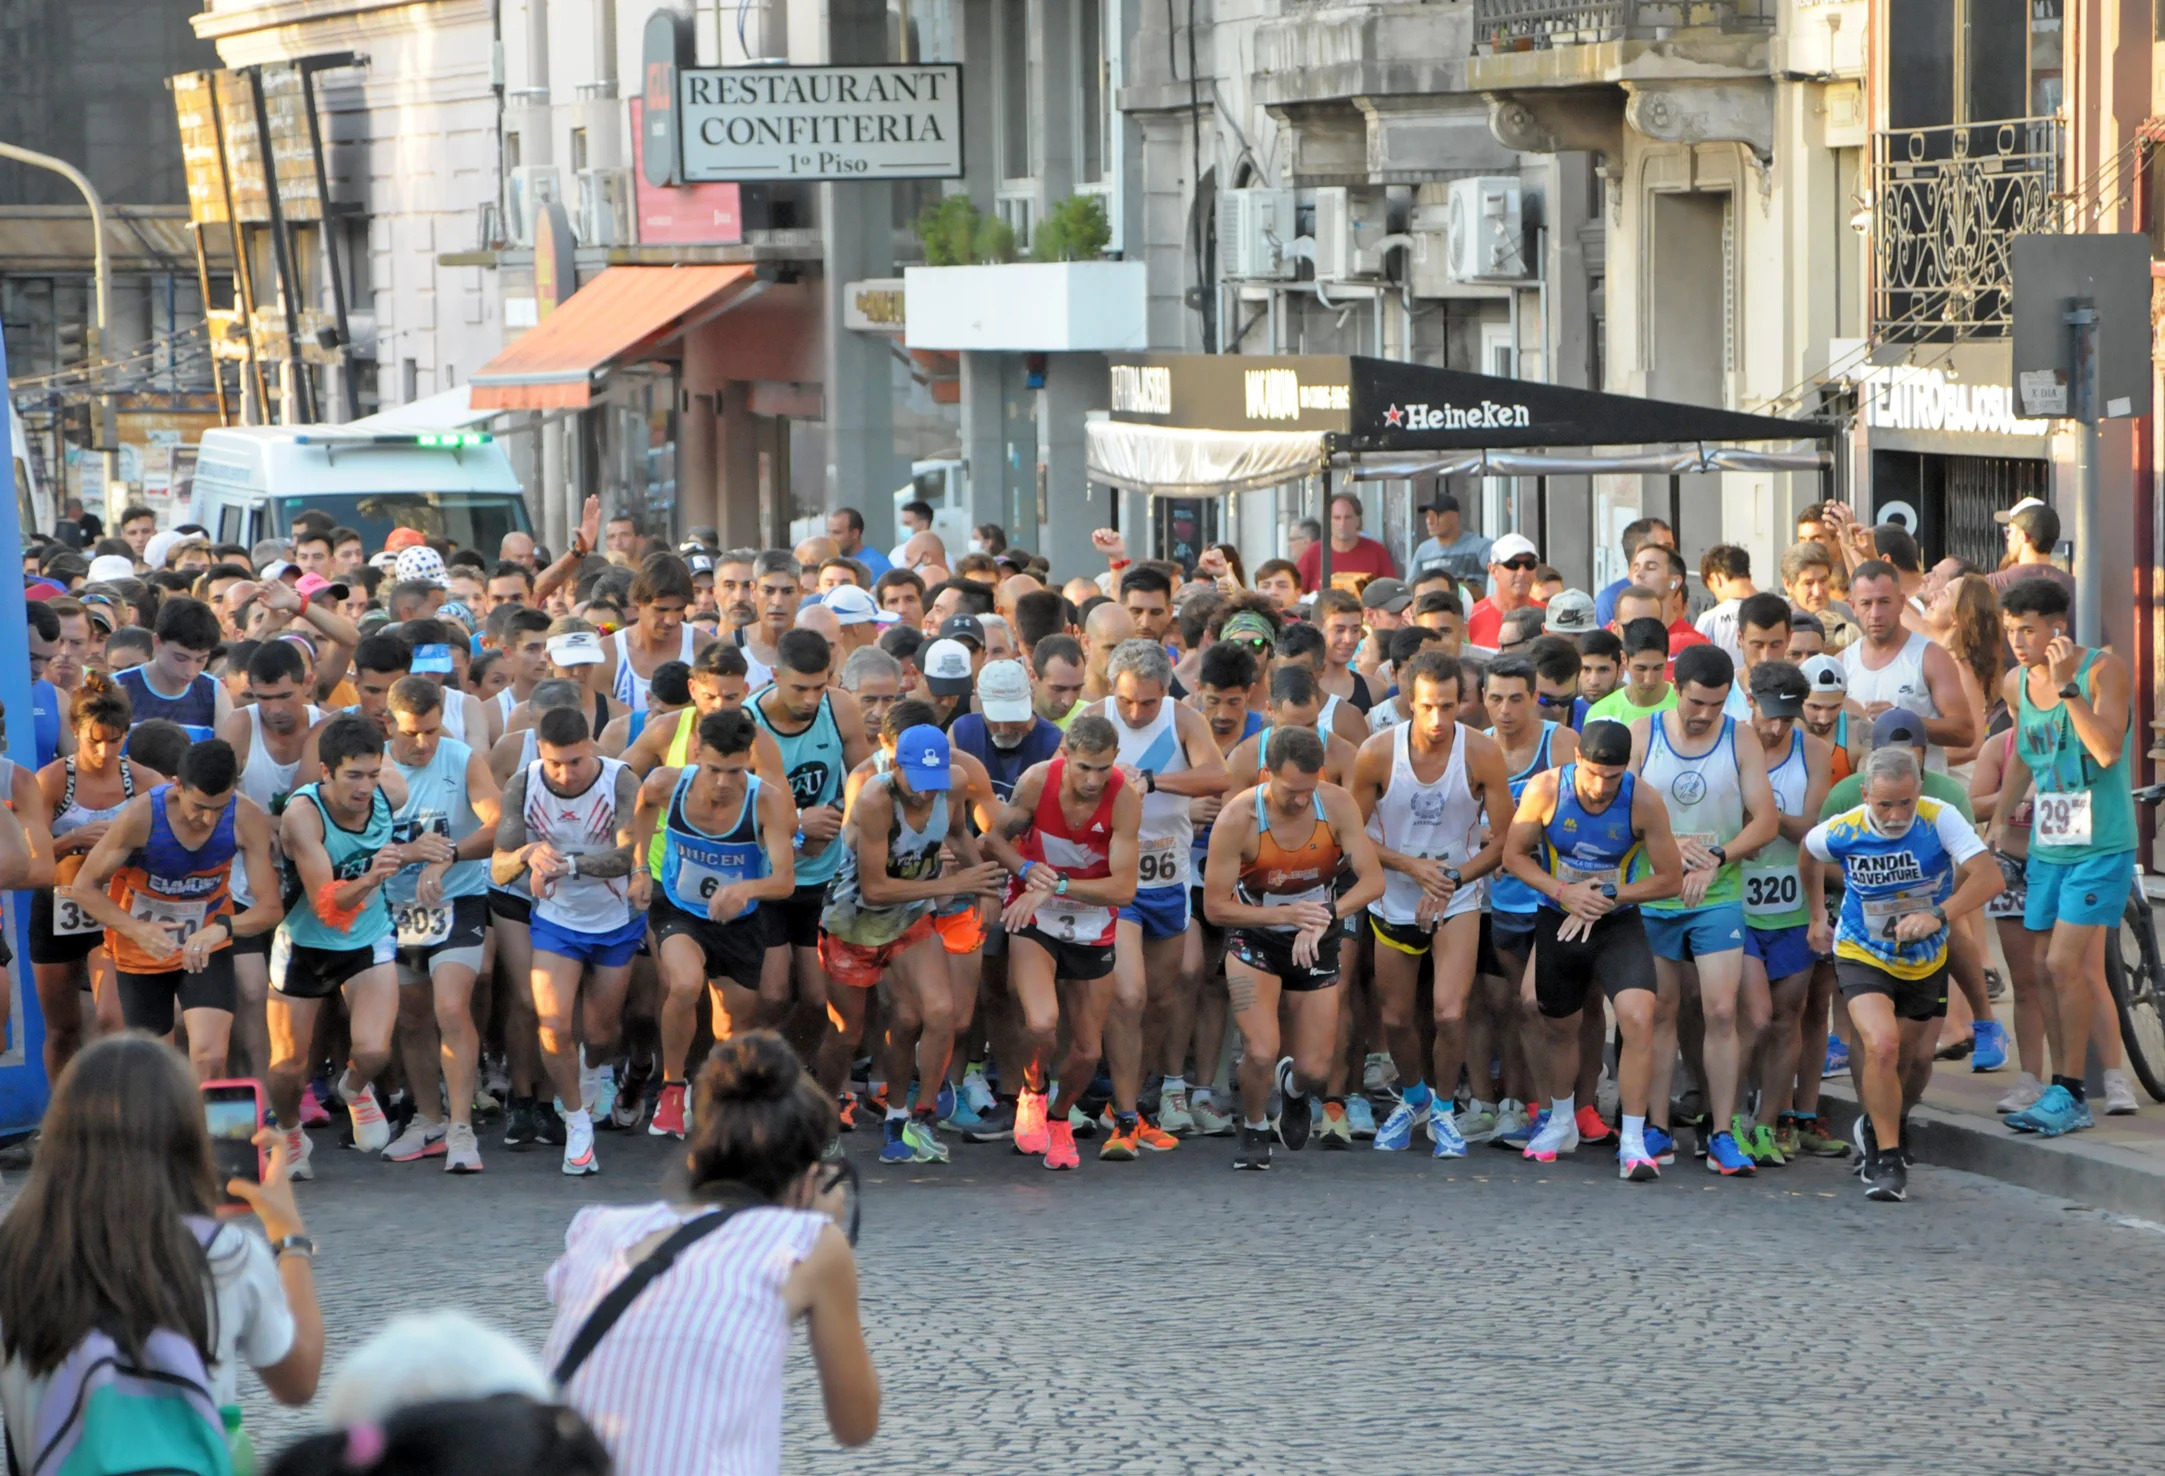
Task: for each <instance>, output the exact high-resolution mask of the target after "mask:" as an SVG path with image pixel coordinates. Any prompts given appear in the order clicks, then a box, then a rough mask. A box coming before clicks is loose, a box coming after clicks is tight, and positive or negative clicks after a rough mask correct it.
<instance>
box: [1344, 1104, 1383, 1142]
mask: <svg viewBox="0 0 2165 1476" xmlns="http://www.w3.org/2000/svg"><path fill="white" fill-rule="evenodd" d="M1346 1123H1347V1125H1348V1126H1349V1127H1350V1128H1351V1129H1352V1130H1353V1136H1354V1137H1356V1138H1363V1139H1366V1138H1373V1137H1374V1136H1375V1135H1376V1109H1375V1108H1373V1107H1371V1106H1370V1105H1369V1104H1368V1094H1367V1093H1366V1092H1355V1093H1354V1094H1353V1095H1352V1096H1350V1097H1348V1098H1346Z"/></svg>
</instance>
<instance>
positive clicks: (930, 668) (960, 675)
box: [594, 616, 970, 697]
mask: <svg viewBox="0 0 2165 1476" xmlns="http://www.w3.org/2000/svg"><path fill="white" fill-rule="evenodd" d="M956 618H957V619H960V618H961V617H960V616H957V617H956ZM951 623H952V622H950V624H951ZM594 659H595V660H597V661H599V660H600V659H601V656H600V653H599V652H596V653H595V657H594ZM917 669H918V670H919V671H921V672H923V673H924V674H925V685H926V686H928V687H930V688H931V689H932V695H933V696H935V697H967V696H969V695H970V652H969V648H968V647H966V646H964V645H963V644H962V642H960V641H949V640H939V641H934V642H933V643H932V644H931V645H929V646H927V647H925V648H924V650H922V651H920V652H918V653H917Z"/></svg>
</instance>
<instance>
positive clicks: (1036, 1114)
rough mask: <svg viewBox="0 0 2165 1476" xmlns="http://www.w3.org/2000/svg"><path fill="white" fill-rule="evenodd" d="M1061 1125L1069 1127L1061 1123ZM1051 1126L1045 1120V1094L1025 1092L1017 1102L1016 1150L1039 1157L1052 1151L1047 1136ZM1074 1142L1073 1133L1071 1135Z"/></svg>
mask: <svg viewBox="0 0 2165 1476" xmlns="http://www.w3.org/2000/svg"><path fill="white" fill-rule="evenodd" d="M1060 1126H1061V1127H1063V1128H1065V1127H1067V1124H1066V1123H1064V1122H1063V1123H1061V1124H1060ZM1049 1130H1050V1129H1049V1126H1048V1124H1047V1123H1046V1121H1045V1096H1044V1094H1043V1093H1042V1092H1024V1093H1023V1094H1022V1095H1021V1097H1019V1098H1017V1099H1016V1102H1015V1131H1014V1134H1013V1136H1014V1139H1015V1151H1016V1152H1017V1153H1027V1154H1029V1155H1030V1156H1031V1157H1032V1158H1039V1157H1042V1156H1043V1155H1045V1154H1046V1153H1049V1152H1050V1151H1051V1147H1050V1139H1049V1138H1048V1137H1047V1136H1046V1134H1047V1133H1048V1131H1049ZM1070 1141H1071V1142H1072V1135H1071V1137H1070Z"/></svg>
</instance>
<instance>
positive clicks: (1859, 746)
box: [1797, 655, 1871, 784]
mask: <svg viewBox="0 0 2165 1476" xmlns="http://www.w3.org/2000/svg"><path fill="white" fill-rule="evenodd" d="M1797 670H1799V671H1801V672H1803V673H1804V680H1805V683H1806V685H1807V686H1808V687H1809V688H1810V690H1809V691H1808V692H1807V693H1806V694H1805V698H1804V711H1803V713H1802V714H1801V715H1800V716H1801V718H1802V720H1803V723H1804V731H1805V732H1807V733H1809V734H1811V735H1812V736H1813V737H1814V738H1817V739H1818V740H1819V741H1820V742H1822V743H1824V744H1826V745H1827V747H1828V759H1829V762H1830V765H1831V766H1830V768H1829V770H1828V773H1829V774H1830V775H1831V777H1832V778H1833V780H1834V782H1835V783H1837V784H1839V783H1841V782H1842V781H1843V780H1844V779H1847V778H1848V777H1849V776H1850V775H1852V774H1854V773H1856V772H1857V770H1858V769H1859V768H1861V767H1862V766H1863V764H1864V756H1865V754H1866V753H1868V752H1869V751H1870V748H1871V745H1870V744H1868V743H1867V742H1866V741H1865V739H1866V737H1867V736H1868V735H1869V733H1870V731H1871V728H1870V725H1869V724H1866V723H1859V722H1853V721H1851V719H1852V718H1853V717H1854V716H1855V714H1853V713H1852V712H1851V711H1850V709H1849V668H1848V667H1846V666H1844V665H1842V663H1841V660H1840V659H1839V658H1837V657H1834V656H1825V655H1821V656H1808V657H1806V658H1805V659H1804V660H1802V661H1800V662H1798V663H1797Z"/></svg>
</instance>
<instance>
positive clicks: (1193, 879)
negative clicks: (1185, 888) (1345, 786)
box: [1188, 712, 1264, 916]
mask: <svg viewBox="0 0 2165 1476" xmlns="http://www.w3.org/2000/svg"><path fill="white" fill-rule="evenodd" d="M1263 727H1264V723H1263V715H1262V714H1261V713H1259V712H1250V713H1247V714H1246V715H1245V722H1244V725H1243V726H1242V728H1241V733H1240V742H1241V743H1245V742H1247V741H1248V740H1249V739H1250V738H1253V737H1254V736H1255V735H1256V734H1258V733H1260V732H1262V731H1263ZM1234 746H1235V747H1236V748H1237V747H1239V746H1240V745H1239V744H1238V743H1236V744H1235V745H1234ZM1220 813H1221V814H1222V813H1223V807H1221V808H1220ZM1216 823H1217V822H1215V821H1213V822H1212V823H1211V824H1209V825H1194V824H1193V823H1192V816H1191V826H1190V828H1191V829H1193V830H1194V832H1195V838H1194V839H1193V840H1191V841H1190V842H1189V843H1188V881H1189V884H1190V885H1191V886H1198V887H1199V886H1201V885H1202V884H1203V868H1204V867H1205V866H1207V865H1209V864H1210V832H1211V831H1212V830H1213V829H1214V828H1215V827H1216ZM1197 916H1201V909H1200V907H1198V909H1197Z"/></svg>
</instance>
